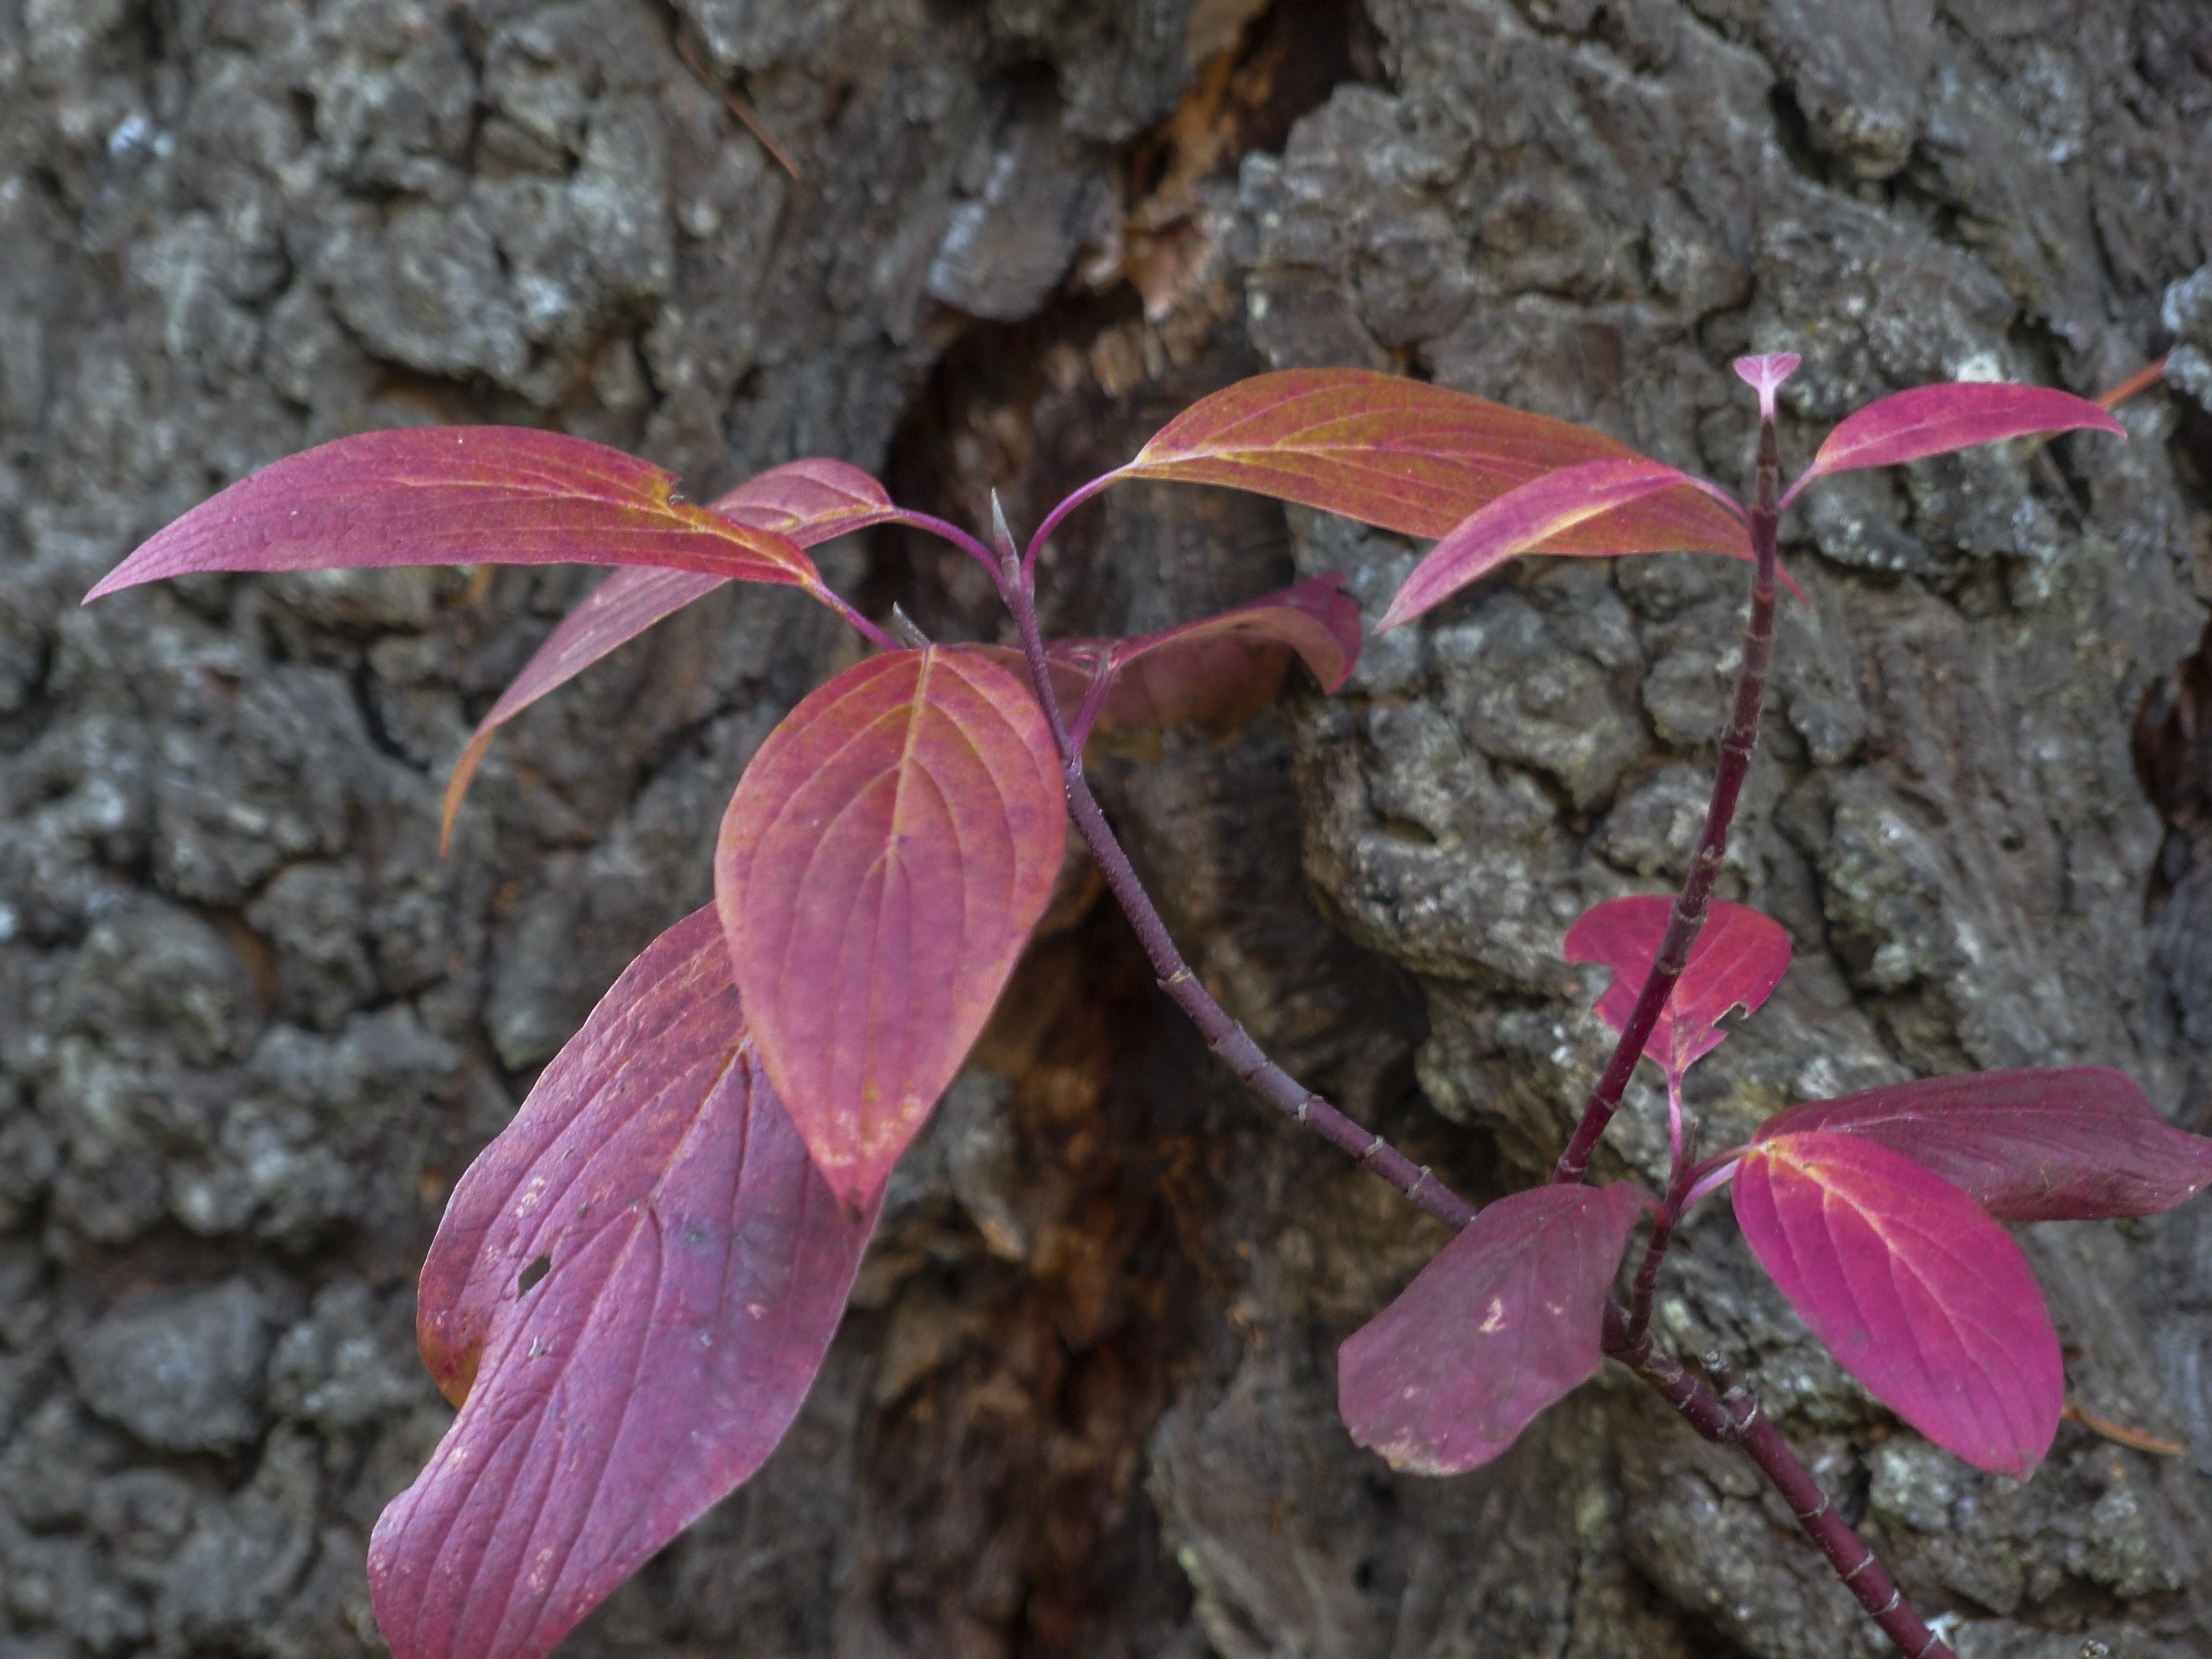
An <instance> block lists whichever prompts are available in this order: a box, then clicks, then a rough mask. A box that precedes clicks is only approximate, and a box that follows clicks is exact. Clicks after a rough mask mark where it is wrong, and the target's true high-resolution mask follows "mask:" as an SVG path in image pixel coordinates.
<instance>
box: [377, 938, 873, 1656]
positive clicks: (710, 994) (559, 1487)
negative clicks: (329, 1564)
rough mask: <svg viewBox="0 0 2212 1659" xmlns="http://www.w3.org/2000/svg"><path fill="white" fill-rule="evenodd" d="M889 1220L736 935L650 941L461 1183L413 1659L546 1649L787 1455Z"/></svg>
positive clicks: (382, 1524)
mask: <svg viewBox="0 0 2212 1659" xmlns="http://www.w3.org/2000/svg"><path fill="white" fill-rule="evenodd" d="M874 1225H875V1212H874V1210H873V1208H870V1209H869V1210H867V1211H866V1212H864V1213H862V1214H860V1215H858V1216H854V1215H849V1214H848V1213H847V1212H844V1211H843V1210H842V1209H841V1208H840V1207H839V1206H838V1203H837V1200H836V1198H835V1197H834V1196H833V1195H832V1194H831V1193H830V1191H829V1187H828V1185H827V1184H826V1183H824V1182H823V1179H822V1177H821V1176H820V1174H819V1173H818V1172H817V1170H815V1168H814V1165H813V1164H812V1163H811V1160H810V1159H809V1158H807V1155H806V1148H805V1146H804V1144H803V1143H802V1142H801V1141H800V1139H799V1133H798V1131H797V1130H796V1129H795V1128H793V1126H792V1123H791V1120H790V1119H789V1118H788V1117H787V1116H786V1115H785V1114H784V1111H783V1109H782V1107H781V1105H780V1104H779V1103H777V1100H776V1097H775V1093H774V1091H772V1090H771V1089H770V1088H769V1084H768V1080H767V1078H766V1077H765V1075H764V1074H763V1073H762V1071H761V1070H760V1068H759V1066H758V1065H757V1063H756V1062H755V1060H754V1057H753V1054H752V1050H751V1043H750V1039H749V1037H748V1036H747V1034H746V1031H745V1025H744V1017H743V1014H742V1012H741V1011H740V1010H739V1007H738V995H737V992H736V990H735V989H734V987H732V983H731V975H730V967H729V957H728V953H727V951H726V947H725V945H724V944H723V939H722V928H721V924H720V921H719V920H718V919H717V917H716V916H715V914H714V911H713V910H712V909H704V910H699V911H696V912H695V913H694V914H693V915H690V916H689V917H687V918H686V919H685V920H684V921H681V922H678V924H677V925H676V926H675V927H671V928H670V929H669V930H668V932H666V933H663V934H662V935H661V936H660V937H659V939H656V940H655V941H654V942H653V944H652V945H649V946H648V947H647V949H646V951H645V952H644V954H643V955H641V956H640V957H638V959H637V960H636V961H635V962H634V963H631V964H630V966H629V969H627V970H625V971H624V973H623V976H622V977H621V978H620V979H619V980H617V981H616V982H615V986H614V988H613V989H612V990H611V991H609V992H608V993H607V994H606V996H605V999H604V1000H601V1002H600V1003H599V1006H598V1007H597V1008H596V1009H594V1010H593V1011H592V1016H591V1018H589V1019H588V1020H586V1022H585V1024H584V1027H583V1029H582V1030H580V1031H579V1032H577V1034H576V1035H575V1036H574V1038H572V1039H571V1040H570V1041H569V1042H568V1046H567V1047H566V1048H562V1051H561V1052H560V1054H558V1055H556V1057H555V1059H554V1060H553V1063H552V1064H551V1065H550V1066H547V1067H546V1068H545V1072H544V1075H543V1076H542V1077H541V1078H540V1079H539V1080H538V1086H537V1087H536V1088H535V1089H533V1090H532V1091H531V1094H530V1098H529V1099H528V1100H526V1101H525V1102H524V1103H523V1105H522V1109H521V1111H520V1113H519V1114H517V1115H516V1117H515V1119H514V1121H513V1123H511V1124H510V1125H508V1127H507V1128H506V1130H504V1131H503V1132H502V1133H501V1134H500V1136H499V1138H498V1139H495V1141H493V1142H492V1144H491V1145H490V1146H489V1147H487V1148H486V1149H485V1150H484V1152H483V1156H482V1157H481V1158H478V1159H477V1161H476V1163H475V1164H472V1165H471V1167H470V1169H469V1171H468V1173H467V1174H466V1175H465V1176H462V1177H461V1180H460V1182H459V1185H458V1186H457V1187H456V1188H454V1192H453V1201H452V1203H451V1204H450V1205H449V1206H447V1211H446V1217H445V1220H444V1221H443V1222H442V1223H441V1225H440V1226H439V1229H438V1237H437V1242H436V1243H435V1244H434V1245H432V1247H431V1251H430V1258H429V1260H428V1261H427V1262H426V1263H425V1264H424V1266H423V1269H422V1285H421V1301H420V1304H419V1308H420V1311H419V1315H418V1328H419V1332H420V1335H421V1338H422V1352H423V1358H425V1360H427V1361H428V1364H429V1366H430V1370H431V1373H432V1375H433V1376H435V1377H436V1378H437V1380H438V1383H439V1386H440V1387H441V1389H444V1390H445V1391H446V1393H447V1395H448V1396H449V1397H452V1398H453V1399H455V1400H456V1401H462V1402H464V1403H462V1405H461V1413H460V1416H459V1418H458V1419H456V1420H455V1421H454V1423H453V1426H452V1427H451V1428H450V1429H448V1430H447V1431H446V1437H445V1438H444V1439H443V1440H441V1441H440V1442H439V1443H438V1449H437V1450H436V1451H435V1453H434V1454H433V1455H432V1456H431V1459H430V1462H429V1464H428V1467H427V1468H424V1469H423V1471H422V1474H420V1475H418V1476H417V1477H416V1480H415V1484H414V1485H413V1486H410V1487H409V1488H408V1489H407V1490H406V1491H405V1492H402V1493H400V1495H399V1496H398V1497H397V1498H394V1499H392V1503H391V1504H390V1505H389V1506H387V1507H386V1510H385V1511H384V1514H383V1516H382V1517H381V1518H380V1520H379V1521H378V1522H377V1524H376V1530H375V1534H374V1538H373V1539H372V1541H371V1542H370V1545H369V1563H368V1565H369V1581H370V1586H371V1590H372V1593H373V1595H374V1602H375V1607H376V1618H377V1623H378V1626H379V1627H380V1629H381V1630H382V1632H383V1633H384V1638H385V1639H386V1641H387V1642H388V1643H390V1644H391V1645H392V1651H393V1652H394V1653H395V1654H396V1655H397V1656H398V1659H463V1656H465V1659H538V1656H540V1655H543V1654H544V1653H546V1652H547V1651H548V1650H550V1649H551V1648H552V1646H553V1644H555V1643H556V1642H558V1641H559V1640H560V1639H561V1638H562V1636H563V1635H565V1634H566V1633H567V1632H568V1630H569V1629H570V1628H571V1627H572V1626H574V1624H575V1622H576V1621H577V1620H579V1619H580V1618H582V1617H583V1615H584V1614H585V1613H587V1612H589V1611H590V1610H591V1609H592V1607H595V1606H597V1605H598V1604H599V1601H602V1600H603V1599H604V1598H605V1596H606V1595H607V1593H608V1592H609V1591H610V1590H611V1589H614V1588H615V1586H616V1585H617V1584H618V1583H621V1582H622V1581H623V1578H625V1577H628V1576H629V1573H630V1572H631V1571H634V1570H635V1568H636V1567H637V1566H639V1565H641V1563H643V1562H644V1561H645V1560H646V1559H647V1557H649V1556H651V1555H652V1554H653V1552H654V1551H656V1550H658V1549H659V1548H660V1547H661V1546H662V1545H664V1544H665V1543H666V1542H667V1541H669V1540H670V1539H671V1538H672V1537H674V1536H675V1535H676V1534H677V1533H678V1532H679V1531H680V1530H682V1528H684V1527H685V1526H686V1525H688V1524H689V1523H690V1522H691V1521H692V1520H693V1519H695V1518H696V1516H698V1515H700V1514H701V1513H702V1511H703V1510H706V1509H707V1508H708V1505H710V1504H714V1502H716V1501H717V1500H718V1499H720V1498H722V1497H723V1496H724V1495H725V1494H726V1493H727V1492H730V1491H731V1489H732V1488H733V1487H735V1486H737V1485H738V1483H739V1482H740V1481H742V1480H744V1479H746V1478H747V1477H748V1476H749V1475H750V1474H752V1473H753V1472H754V1471H755V1470H756V1469H757V1468H759V1467H760V1466H761V1464H762V1462H763V1461H764V1460H765V1459H766V1458H767V1456H768V1455H769V1452H770V1451H771V1450H773V1449H775V1444H776V1442H777V1441H778V1440H780V1439H781V1438H782V1436H783V1432H784V1430H785V1429H786V1428H787V1427H788V1426H789V1425H790V1423H791V1419H792V1418H793V1415H794V1414H795V1413H797V1412H798V1410H799V1404H800V1402H801V1401H803V1400H805V1396H806V1391H807V1389H808V1388H809V1386H810V1385H811V1383H812V1382H813V1380H814V1374H815V1372H816V1371H817V1370H818V1369H819V1368H820V1366H821V1364H822V1357H823V1353H824V1352H825V1351H826V1350H827V1349H828V1347H829V1339H830V1337H831V1336H832V1335H833V1334H835V1333H836V1328H837V1322H838V1319H839V1317H840V1316H841V1315H842V1312H843V1310H844V1306H845V1297H846V1295H847V1292H848V1291H849V1290H850V1289H851V1286H852V1282H853V1275H854V1272H855V1270H856V1269H857V1268H858V1267H859V1265H860V1253H861V1250H862V1249H863V1248H864V1247H865V1246H866V1243H867V1239H868V1235H869V1233H870V1231H872V1228H873V1227H874Z"/></svg>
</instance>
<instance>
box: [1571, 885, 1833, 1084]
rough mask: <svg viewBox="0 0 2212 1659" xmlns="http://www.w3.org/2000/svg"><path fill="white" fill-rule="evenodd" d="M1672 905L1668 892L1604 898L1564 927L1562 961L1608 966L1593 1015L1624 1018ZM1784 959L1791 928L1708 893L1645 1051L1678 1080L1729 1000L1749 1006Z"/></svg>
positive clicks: (1712, 1037) (1765, 993)
mask: <svg viewBox="0 0 2212 1659" xmlns="http://www.w3.org/2000/svg"><path fill="white" fill-rule="evenodd" d="M1673 913H1674V901H1673V900H1671V899H1665V898H1656V897H1642V896H1638V897H1630V898H1617V899H1608V900H1607V901H1606V902H1604V903H1602V904H1596V905H1592V906H1591V907H1590V908H1589V909H1588V910H1585V911H1584V912H1583V915H1582V916H1581V918H1580V919H1579V920H1578V921H1577V922H1576V923H1575V925H1574V926H1573V927H1570V928H1569V929H1568V930H1567V942H1566V947H1565V957H1566V959H1567V960H1568V961H1569V962H1598V963H1604V964H1605V965H1606V966H1607V967H1608V968H1610V969H1613V983H1612V984H1611V985H1610V986H1608V987H1607V988H1606V993H1605V994H1604V995H1603V996H1601V997H1600V998H1599V999H1598V1000H1597V1016H1598V1018H1600V1019H1601V1020H1603V1021H1604V1022H1605V1023H1606V1024H1608V1025H1610V1026H1612V1027H1613V1030H1616V1031H1618V1030H1622V1029H1623V1028H1625V1027H1626V1025H1627V1024H1628V1017H1629V1015H1630V1014H1631V1013H1632V1012H1634V1011H1635V1008H1636V1000H1637V998H1638V997H1639V996H1641V995H1642V994H1643V993H1644V980H1645V979H1646V978H1647V977H1648V976H1649V975H1650V972H1651V963H1652V961H1653V959H1654V958H1655V957H1657V956H1658V954H1659V945H1660V941H1661V940H1662V939H1664V938H1665V937H1666V934H1667V922H1668V917H1669V916H1670V915H1672V914H1673ZM1789 967H1790V935H1789V934H1788V933H1785V932H1784V930H1783V927H1782V925H1781V924H1780V923H1779V922H1777V921H1773V920H1771V918H1769V917H1766V916H1763V915H1760V914H1759V912H1758V911H1756V910H1753V909H1752V908H1749V907H1747V906H1746V905H1741V904H1730V903H1729V902H1727V901H1726V900H1724V899H1715V900H1714V901H1713V902H1712V908H1711V910H1710V911H1708V912H1707V914H1706V916H1705V927H1704V929H1703V931H1701V932H1700V933H1699V934H1698V942H1697V943H1696V944H1695V945H1692V946H1691V947H1690V960H1689V964H1688V965H1687V966H1686V968H1685V969H1683V970H1682V977H1681V978H1680V980H1678V981H1675V984H1674V994H1673V995H1672V996H1670V997H1668V999H1667V1006H1666V1007H1665V1008H1664V1009H1662V1011H1661V1012H1660V1015H1659V1023H1658V1024H1656V1025H1655V1026H1653V1027H1652V1028H1651V1036H1650V1038H1649V1039H1648V1040H1647V1041H1646V1042H1645V1043H1644V1054H1645V1056H1646V1057H1647V1058H1649V1059H1650V1060H1653V1061H1654V1062H1656V1064H1657V1066H1659V1069H1660V1070H1662V1072H1665V1073H1667V1074H1668V1076H1669V1077H1670V1078H1672V1079H1674V1081H1675V1082H1677V1083H1680V1081H1681V1079H1682V1074H1683V1073H1685V1072H1686V1071H1688V1070H1689V1069H1690V1067H1691V1066H1692V1065H1693V1064H1694V1063H1696V1062H1697V1061H1698V1060H1700V1059H1702V1058H1704V1057H1705V1055H1706V1054H1711V1052H1712V1051H1713V1050H1714V1049H1715V1048H1718V1047H1720V1044H1721V1039H1722V1038H1723V1037H1725V1036H1727V1035H1728V1033H1727V1032H1726V1031H1723V1030H1721V1028H1720V1023H1719V1022H1720V1018H1721V1016H1722V1015H1723V1014H1725V1013H1727V1012H1728V1011H1729V1009H1731V1008H1741V1009H1743V1010H1744V1011H1745V1012H1747V1013H1748V1012H1754V1011H1756V1010H1757V1008H1758V1007H1759V1004H1761V1003H1762V1002H1765V1000H1766V999H1767V998H1768V997H1770V996H1771V995H1773V994H1774V987H1776V986H1778V985H1779V984H1780V983H1781V982H1782V975H1784V973H1785V972H1786V971H1788V969H1789Z"/></svg>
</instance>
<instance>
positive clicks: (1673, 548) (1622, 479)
mask: <svg viewBox="0 0 2212 1659" xmlns="http://www.w3.org/2000/svg"><path fill="white" fill-rule="evenodd" d="M1691 550H1707V551H1711V552H1715V553H1725V554H1728V555H1729V556H1731V557H1734V558H1739V559H1749V558H1750V557H1751V556H1752V550H1751V532H1749V530H1748V529H1747V528H1746V527H1745V524H1744V520H1743V516H1742V513H1741V510H1740V509H1739V508H1738V507H1736V505H1735V502H1733V501H1729V499H1728V498H1727V497H1726V496H1725V495H1721V494H1720V493H1719V492H1718V491H1717V490H1715V489H1713V488H1712V486H1711V485H1710V484H1707V483H1703V482H1702V481H1701V480H1699V479H1696V478H1692V477H1690V475H1689V474H1688V473H1686V472H1680V471H1676V470H1675V469H1674V468H1673V467H1671V466H1662V465H1661V464H1660V463H1658V462H1657V461H1647V460H1645V459H1643V458H1642V457H1640V456H1630V457H1626V458H1620V457H1609V458H1607V459H1602V460H1595V461H1583V462H1581V463H1579V464H1577V465H1573V466H1565V467H1561V468H1560V469H1559V471H1555V472H1547V473H1545V474H1543V475H1542V476H1541V477H1535V478H1532V479H1530V480H1529V481H1528V483H1524V484H1521V485H1518V486H1516V488H1514V489H1509V490H1507V491H1506V492H1505V493H1504V495H1499V496H1498V497H1497V498H1496V499H1494V500H1492V501H1487V502H1486V503H1485V504H1483V505H1482V506H1480V507H1477V508H1476V509H1475V510H1474V512H1472V513H1469V514H1468V516H1467V517H1466V518H1464V519H1462V520H1460V521H1459V522H1458V523H1457V524H1455V525H1454V526H1452V527H1451V529H1450V530H1449V532H1446V533H1445V535H1444V538H1443V540H1441V541H1439V542H1438V543H1437V544H1436V545H1435V546H1434V547H1432V548H1431V549H1430V550H1429V551H1428V553H1427V554H1426V555H1425V556H1424V557H1423V558H1422V560H1421V562H1419V564H1417V565H1415V566H1414V567H1413V574H1411V575H1409V576H1407V578H1406V580H1405V582H1404V583H1403V584H1402V585H1401V586H1400V587H1399V589H1398V592H1397V595H1396V597H1395V598H1394V599H1392V600H1391V601H1390V608H1389V611H1387V612H1385V613H1384V615H1383V620H1382V621H1381V622H1380V623H1377V624H1376V630H1375V631H1376V633H1378V634H1383V633H1388V632H1389V630H1390V629H1394V628H1396V627H1398V626H1400V625H1401V624H1402V623H1409V622H1411V621H1413V618H1414V617H1418V616H1419V615H1420V614H1421V613H1422V612H1423V611H1427V610H1430V609H1431V608H1432V607H1433V606H1435V605H1441V604H1442V603H1443V601H1444V600H1445V599H1449V598H1450V597H1451V596H1452V595H1453V594H1454V593H1456V592H1459V590H1460V589H1462V587H1465V586H1467V585H1468V583H1470V582H1472V581H1474V580H1476V579H1477V578H1479V577H1482V576H1486V575H1487V574H1490V573H1491V572H1492V571H1493V570H1495V569H1497V568H1498V566H1500V565H1502V564H1504V563H1505V562H1508V561H1509V560H1511V559H1515V558H1517V557H1519V556H1521V555H1522V554H1523V553H1565V554H1573V555H1577V556H1584V557H1591V556H1610V555H1617V554H1623V553H1668V552H1683V551H1691Z"/></svg>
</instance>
